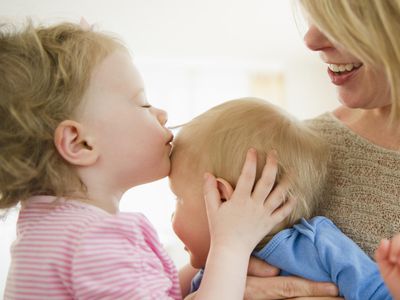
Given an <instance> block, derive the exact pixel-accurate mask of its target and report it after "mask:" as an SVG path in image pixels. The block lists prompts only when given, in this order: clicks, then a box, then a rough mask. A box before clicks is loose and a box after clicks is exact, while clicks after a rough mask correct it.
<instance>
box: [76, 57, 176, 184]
mask: <svg viewBox="0 0 400 300" xmlns="http://www.w3.org/2000/svg"><path fill="white" fill-rule="evenodd" d="M82 106H83V107H82V110H81V111H82V113H80V114H79V115H78V121H79V122H81V123H82V124H83V125H84V128H86V130H88V131H89V133H90V136H91V138H92V140H93V141H94V145H95V147H97V151H98V154H99V158H98V161H97V163H98V167H99V170H101V171H102V172H104V173H105V174H106V175H107V184H111V185H113V187H115V188H118V189H121V190H124V189H125V190H126V189H128V188H130V187H132V186H135V185H138V184H143V183H146V182H150V181H154V180H157V179H160V178H162V177H165V176H167V175H168V173H169V169H170V160H169V154H170V151H171V145H170V142H171V141H172V134H171V132H170V131H169V130H167V129H166V128H165V123H166V121H167V114H166V112H165V111H163V110H160V109H157V108H155V107H152V106H151V105H150V104H149V103H148V101H147V99H146V95H145V92H144V85H143V81H142V78H141V76H140V74H139V72H138V70H137V69H136V67H135V66H134V65H133V63H132V60H131V58H130V56H129V55H128V53H126V52H124V51H115V52H114V53H112V54H110V55H109V56H108V57H106V58H105V59H104V60H103V61H102V62H101V63H100V64H99V65H98V66H97V67H96V68H95V70H94V72H93V74H92V77H91V81H90V83H89V87H88V90H87V92H86V94H85V97H84V101H83V103H82Z"/></svg>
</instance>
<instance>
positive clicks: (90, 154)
mask: <svg viewBox="0 0 400 300" xmlns="http://www.w3.org/2000/svg"><path fill="white" fill-rule="evenodd" d="M54 144H55V146H56V148H57V150H58V153H60V155H61V156H62V157H63V158H64V159H65V160H66V161H67V162H69V163H70V164H72V165H75V166H90V165H92V164H94V163H95V162H96V161H97V159H98V152H97V147H96V145H95V144H94V141H93V139H92V138H91V137H90V136H89V135H87V134H86V133H85V131H84V128H83V126H82V125H81V124H80V123H78V122H76V121H72V120H64V121H62V122H61V123H60V124H59V125H58V126H57V128H56V131H55V134H54Z"/></svg>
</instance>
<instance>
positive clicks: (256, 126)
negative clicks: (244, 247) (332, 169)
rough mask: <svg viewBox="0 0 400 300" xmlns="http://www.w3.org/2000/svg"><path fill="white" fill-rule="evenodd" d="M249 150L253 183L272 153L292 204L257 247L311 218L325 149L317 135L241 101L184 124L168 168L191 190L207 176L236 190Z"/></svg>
mask: <svg viewBox="0 0 400 300" xmlns="http://www.w3.org/2000/svg"><path fill="white" fill-rule="evenodd" d="M251 147H253V148H255V149H256V150H257V154H258V164H257V179H259V178H260V177H261V173H262V169H263V167H264V164H265V160H266V156H267V154H268V152H269V151H270V150H272V149H275V150H276V151H277V153H278V175H277V182H279V181H280V180H281V179H282V178H283V177H284V176H286V177H287V178H288V179H289V181H290V186H291V189H290V192H289V193H290V195H291V196H293V197H295V198H296V199H297V206H296V208H295V209H294V210H293V212H292V213H291V215H290V216H289V217H288V218H287V220H286V221H285V222H284V223H283V224H280V226H278V227H276V228H274V230H273V231H272V232H271V233H270V234H269V235H268V236H267V237H266V238H265V239H264V240H263V241H262V242H261V243H260V245H261V246H262V245H264V244H265V243H266V241H268V240H269V238H270V237H271V236H272V235H273V234H275V233H276V232H278V231H280V230H281V229H283V228H285V227H290V226H292V225H293V224H295V223H296V222H298V221H299V219H300V218H302V217H304V218H308V217H310V216H311V215H312V213H313V210H314V208H315V206H316V205H317V203H318V200H319V198H320V197H321V193H322V188H323V184H324V181H325V177H326V173H327V162H328V159H329V150H328V148H327V145H326V144H325V143H324V142H323V140H322V139H321V138H320V137H319V136H318V134H317V133H314V132H313V131H312V130H311V129H310V128H308V127H307V125H306V124H304V123H302V122H299V121H297V120H296V119H294V118H293V117H291V116H290V115H288V114H287V113H285V112H284V111H282V110H281V109H279V108H278V107H276V106H274V105H272V104H270V103H268V102H266V101H264V100H261V99H256V98H242V99H237V100H232V101H228V102H225V103H223V104H221V105H218V106H216V107H214V108H212V109H210V110H208V111H206V112H205V113H203V114H201V115H199V116H198V117H196V118H194V119H193V120H192V121H190V122H189V123H187V124H185V125H183V127H182V128H181V130H180V131H179V133H178V134H177V136H176V137H175V139H174V147H173V151H172V154H171V161H172V168H174V165H175V162H176V161H177V162H179V165H180V167H181V168H185V172H186V173H185V174H186V175H187V177H188V178H190V181H191V182H193V184H194V185H196V184H198V185H201V183H202V176H203V174H204V172H206V171H208V172H211V173H213V174H214V175H215V176H216V177H221V178H224V179H225V180H227V181H228V182H229V183H230V184H231V185H232V186H233V187H235V186H236V183H237V180H238V178H239V175H240V173H241V169H242V166H243V163H244V159H245V156H246V152H247V150H248V149H249V148H251ZM188 172H189V173H188Z"/></svg>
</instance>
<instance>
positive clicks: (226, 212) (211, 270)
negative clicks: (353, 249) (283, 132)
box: [196, 150, 294, 300]
mask: <svg viewBox="0 0 400 300" xmlns="http://www.w3.org/2000/svg"><path fill="white" fill-rule="evenodd" d="M256 164H257V156H256V153H255V151H254V150H249V152H248V154H247V157H246V162H245V164H244V166H243V170H242V174H241V176H240V178H239V180H238V183H237V186H236V189H235V191H234V193H233V194H232V197H231V198H230V199H229V200H227V201H225V202H222V201H221V199H220V195H219V192H218V189H217V185H216V180H215V178H214V176H212V175H211V174H208V175H207V176H206V177H205V184H204V195H205V200H206V208H207V215H208V220H209V228H210V236H211V246H210V251H209V255H208V258H207V262H206V267H205V272H204V277H203V280H202V284H201V285H200V288H199V290H198V291H197V295H196V299H240V300H241V299H243V296H244V289H245V280H246V272H247V268H248V262H249V258H250V253H251V251H252V250H253V249H254V247H255V246H256V244H257V243H258V242H259V241H260V240H261V239H262V237H263V236H265V235H266V234H267V233H268V232H269V231H270V230H271V229H272V228H273V227H274V226H275V225H276V224H278V223H280V222H282V221H283V220H284V219H285V218H286V217H287V216H288V214H289V213H290V212H291V210H292V209H293V207H294V200H293V199H289V200H288V201H286V202H285V203H283V202H284V199H285V197H284V196H285V193H284V192H283V191H282V190H280V189H274V191H272V193H270V192H271V190H272V187H273V184H274V182H275V176H276V172H277V162H276V157H275V155H274V154H270V155H268V158H267V164H266V166H265V167H264V170H263V173H262V176H261V178H260V180H259V181H258V182H257V184H256V186H255V188H254V191H253V192H252V188H253V185H254V181H255V176H256ZM285 190H286V188H285Z"/></svg>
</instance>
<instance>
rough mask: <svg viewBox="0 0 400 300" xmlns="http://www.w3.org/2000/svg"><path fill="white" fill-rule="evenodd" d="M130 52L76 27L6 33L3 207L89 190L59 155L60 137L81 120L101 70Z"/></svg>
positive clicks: (1, 34)
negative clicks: (60, 129)
mask: <svg viewBox="0 0 400 300" xmlns="http://www.w3.org/2000/svg"><path fill="white" fill-rule="evenodd" d="M122 48H124V46H123V45H122V44H121V43H120V42H119V41H118V40H117V39H115V38H113V37H112V36H109V35H106V34H103V33H99V32H94V31H91V30H85V29H83V28H82V27H80V26H79V25H76V24H72V23H62V24H59V25H54V26H49V27H44V26H36V27H35V26H34V25H33V24H32V22H31V21H29V22H27V24H26V25H24V26H23V28H17V26H15V25H10V24H5V25H2V26H1V27H0V70H1V72H0V120H1V121H0V209H7V208H10V207H12V206H14V205H16V204H17V203H18V202H19V201H23V200H25V199H27V198H28V197H30V196H32V195H38V194H46V195H56V196H65V195H66V194H68V193H71V192H73V191H79V190H81V191H84V190H85V186H84V185H83V183H82V182H81V180H80V179H79V178H78V176H77V175H76V174H75V172H73V170H72V168H71V166H70V165H69V164H68V163H66V161H64V160H63V159H62V157H61V156H60V155H59V154H58V152H57V150H56V148H55V146H54V132H55V129H56V128H57V126H58V124H59V123H60V122H62V121H63V120H66V119H71V118H73V115H74V110H75V108H76V107H77V106H78V104H79V103H80V102H81V100H82V98H83V95H84V93H85V91H86V89H87V87H88V84H89V80H90V77H91V73H92V71H93V69H94V67H95V66H96V65H98V64H99V63H100V62H101V61H102V60H103V59H104V58H105V57H106V56H107V55H109V54H111V53H112V52H113V51H115V50H117V49H122Z"/></svg>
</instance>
